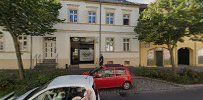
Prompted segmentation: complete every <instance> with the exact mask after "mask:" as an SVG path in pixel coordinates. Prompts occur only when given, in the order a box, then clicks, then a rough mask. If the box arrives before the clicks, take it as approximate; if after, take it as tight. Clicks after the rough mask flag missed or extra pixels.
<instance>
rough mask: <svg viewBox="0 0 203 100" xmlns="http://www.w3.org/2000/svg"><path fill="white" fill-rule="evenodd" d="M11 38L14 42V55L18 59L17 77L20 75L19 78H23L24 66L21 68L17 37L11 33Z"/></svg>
mask: <svg viewBox="0 0 203 100" xmlns="http://www.w3.org/2000/svg"><path fill="white" fill-rule="evenodd" d="M12 38H13V42H14V47H15V52H16V57H17V60H18V67H19V77H20V80H23V79H24V78H25V75H24V68H23V62H22V57H21V51H20V46H19V42H18V39H17V37H16V36H14V35H12Z"/></svg>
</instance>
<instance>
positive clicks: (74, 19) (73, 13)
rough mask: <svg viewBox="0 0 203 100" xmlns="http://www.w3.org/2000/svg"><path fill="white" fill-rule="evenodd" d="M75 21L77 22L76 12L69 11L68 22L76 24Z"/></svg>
mask: <svg viewBox="0 0 203 100" xmlns="http://www.w3.org/2000/svg"><path fill="white" fill-rule="evenodd" d="M77 21H78V11H77V10H70V22H77Z"/></svg>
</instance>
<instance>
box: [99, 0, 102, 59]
mask: <svg viewBox="0 0 203 100" xmlns="http://www.w3.org/2000/svg"><path fill="white" fill-rule="evenodd" d="M101 7H102V2H101V0H99V10H100V11H99V57H100V55H101V29H102V27H101V15H102V12H101V11H102V8H101Z"/></svg>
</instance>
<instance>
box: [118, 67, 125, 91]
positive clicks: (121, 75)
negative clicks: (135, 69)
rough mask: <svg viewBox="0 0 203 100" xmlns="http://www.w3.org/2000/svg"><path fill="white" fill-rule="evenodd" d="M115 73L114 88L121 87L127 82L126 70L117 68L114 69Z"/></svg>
mask: <svg viewBox="0 0 203 100" xmlns="http://www.w3.org/2000/svg"><path fill="white" fill-rule="evenodd" d="M115 73H116V76H115V77H116V81H115V86H116V87H121V86H122V85H123V83H124V82H125V81H126V80H127V76H126V70H125V69H124V68H117V69H115Z"/></svg>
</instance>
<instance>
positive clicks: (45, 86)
mask: <svg viewBox="0 0 203 100" xmlns="http://www.w3.org/2000/svg"><path fill="white" fill-rule="evenodd" d="M47 86H48V84H45V85H43V86H41V87H37V88H36V89H35V90H34V91H32V92H31V93H30V94H29V95H27V97H26V98H25V99H29V98H30V97H32V96H33V95H34V94H36V93H38V92H40V91H42V90H44V89H45V88H47Z"/></svg>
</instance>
